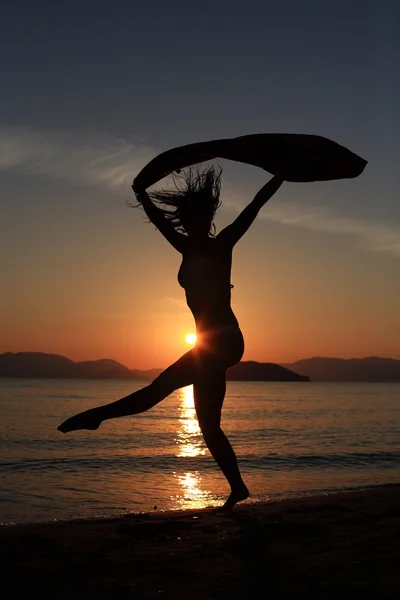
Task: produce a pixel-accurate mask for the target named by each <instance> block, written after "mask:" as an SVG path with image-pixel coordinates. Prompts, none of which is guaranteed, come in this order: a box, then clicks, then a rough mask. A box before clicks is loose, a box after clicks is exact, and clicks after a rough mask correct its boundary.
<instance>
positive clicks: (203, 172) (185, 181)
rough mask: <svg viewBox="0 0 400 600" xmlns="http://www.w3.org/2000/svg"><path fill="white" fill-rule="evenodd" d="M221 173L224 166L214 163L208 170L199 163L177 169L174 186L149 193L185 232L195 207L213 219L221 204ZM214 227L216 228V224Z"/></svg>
mask: <svg viewBox="0 0 400 600" xmlns="http://www.w3.org/2000/svg"><path fill="white" fill-rule="evenodd" d="M221 173H222V169H221V167H218V168H217V169H216V168H215V167H214V166H213V165H212V166H210V167H207V168H206V169H201V168H200V167H199V166H197V167H191V168H189V169H187V170H185V171H184V172H181V171H178V172H177V173H173V175H172V176H173V182H174V186H175V189H172V190H168V189H164V190H160V191H154V192H150V193H149V197H150V198H151V200H153V201H154V203H155V204H157V205H158V207H159V208H160V209H161V210H162V211H163V213H164V216H165V218H166V219H167V220H168V221H169V222H170V223H172V225H173V226H174V227H175V229H176V230H177V231H181V232H185V227H184V222H185V220H186V219H188V218H190V216H191V214H193V213H194V212H196V210H199V209H200V210H201V212H202V213H203V214H207V216H209V217H210V222H212V220H213V218H214V215H215V213H216V211H217V209H218V207H219V206H220V205H221V201H220V198H219V194H220V190H221ZM213 227H214V231H215V226H214V224H213Z"/></svg>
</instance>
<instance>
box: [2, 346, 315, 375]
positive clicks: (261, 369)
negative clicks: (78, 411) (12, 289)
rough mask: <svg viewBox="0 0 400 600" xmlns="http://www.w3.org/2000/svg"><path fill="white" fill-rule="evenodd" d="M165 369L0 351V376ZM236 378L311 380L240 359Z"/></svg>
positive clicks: (234, 369) (232, 370)
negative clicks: (76, 360)
mask: <svg viewBox="0 0 400 600" xmlns="http://www.w3.org/2000/svg"><path fill="white" fill-rule="evenodd" d="M161 371H162V369H149V370H147V371H138V370H135V369H128V367H125V366H124V365H121V363H119V362H116V361H115V360H110V359H101V360H91V361H84V362H74V361H73V360H70V359H69V358H66V357H65V356H60V355H58V354H44V353H42V352H16V353H14V352H6V353H5V354H0V377H24V378H28V377H32V378H43V379H52V378H65V379H136V380H145V381H151V380H152V379H154V378H155V377H156V376H157V375H158V374H159V373H161ZM227 378H228V379H230V380H234V381H309V378H308V377H307V376H306V375H303V374H301V375H300V374H298V373H294V372H293V371H291V370H290V369H288V368H286V367H283V366H280V365H276V364H273V363H258V362H254V361H249V362H241V363H239V364H237V365H235V366H234V367H232V368H230V369H229V370H228V372H227Z"/></svg>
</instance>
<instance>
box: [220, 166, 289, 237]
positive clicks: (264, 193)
mask: <svg viewBox="0 0 400 600" xmlns="http://www.w3.org/2000/svg"><path fill="white" fill-rule="evenodd" d="M284 181H285V180H284V179H283V178H282V177H280V176H278V175H275V177H273V178H272V179H270V180H269V181H268V183H266V184H265V185H264V187H262V188H261V190H260V191H259V192H257V194H256V195H255V197H254V199H253V200H252V201H251V202H250V204H249V205H248V206H246V208H245V209H244V210H243V211H242V212H241V213H240V215H239V216H238V217H237V218H236V219H235V220H234V221H233V223H231V224H230V225H228V226H227V227H225V229H223V230H222V231H221V232H220V233H219V234H218V236H217V237H218V239H219V240H220V241H222V243H224V244H228V245H230V246H234V245H235V244H236V242H238V241H239V240H240V238H241V237H242V236H243V235H244V234H245V233H246V231H247V230H248V228H249V227H250V225H251V224H252V223H253V221H254V219H255V218H256V216H257V215H258V213H259V212H260V209H261V208H262V207H263V206H264V204H266V202H268V200H269V199H270V198H271V197H272V196H273V195H274V194H275V192H276V191H277V190H278V189H279V188H280V186H281V185H282V183H283V182H284Z"/></svg>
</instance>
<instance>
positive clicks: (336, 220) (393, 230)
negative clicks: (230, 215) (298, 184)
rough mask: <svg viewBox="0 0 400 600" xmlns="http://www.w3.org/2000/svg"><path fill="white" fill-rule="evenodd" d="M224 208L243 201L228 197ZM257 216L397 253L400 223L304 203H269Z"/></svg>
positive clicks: (237, 208) (235, 206)
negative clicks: (351, 214)
mask: <svg viewBox="0 0 400 600" xmlns="http://www.w3.org/2000/svg"><path fill="white" fill-rule="evenodd" d="M227 207H229V209H230V210H232V211H233V212H235V213H238V212H239V211H240V210H242V209H243V202H239V201H238V199H236V198H234V197H233V198H229V202H228V203H227ZM260 218H262V219H265V220H267V221H273V222H275V223H280V224H281V225H287V226H290V227H301V228H303V229H308V230H311V231H322V232H326V233H331V234H336V235H347V236H352V237H353V238H355V239H356V240H357V241H358V243H359V244H360V245H361V246H362V247H364V248H366V249H368V250H373V251H379V252H388V253H390V254H392V255H395V256H400V226H398V225H392V224H388V223H383V222H376V221H371V220H367V219H359V218H356V217H351V216H346V215H341V214H339V213H337V212H335V211H334V210H332V209H330V208H328V207H326V206H315V205H312V204H310V203H305V202H301V203H299V202H296V203H295V202H291V201H290V200H283V201H282V202H277V203H271V204H269V205H268V206H267V207H265V209H264V210H263V211H261V213H260Z"/></svg>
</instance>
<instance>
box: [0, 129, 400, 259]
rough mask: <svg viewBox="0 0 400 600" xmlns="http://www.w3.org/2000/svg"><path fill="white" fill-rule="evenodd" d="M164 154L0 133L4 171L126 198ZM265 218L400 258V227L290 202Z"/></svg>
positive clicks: (230, 200)
mask: <svg viewBox="0 0 400 600" xmlns="http://www.w3.org/2000/svg"><path fill="white" fill-rule="evenodd" d="M158 152H159V150H157V149H155V148H152V147H150V146H149V145H147V144H145V143H144V142H141V141H137V142H134V143H128V142H126V141H125V140H122V139H115V138H113V137H111V136H109V135H106V134H104V135H99V134H87V135H85V136H83V135H82V134H74V133H63V132H60V133H45V134H44V133H40V132H37V131H35V130H30V129H22V128H7V127H5V128H1V127H0V170H8V171H16V172H17V171H19V172H23V173H30V174H32V175H35V174H37V175H46V176H49V177H53V178H58V179H64V180H67V181H70V182H71V183H74V184H81V185H98V186H106V187H107V188H109V189H110V188H111V189H113V190H114V191H115V192H122V193H125V192H126V190H127V189H129V187H130V185H131V182H132V180H133V177H134V176H135V174H136V173H138V172H139V171H140V169H141V168H142V167H143V166H144V165H145V164H146V163H147V162H148V161H149V160H151V159H152V158H153V157H154V156H155V155H156V154H157V153H158ZM224 197H226V202H225V201H224V206H225V207H226V208H228V209H229V210H231V211H233V212H235V213H239V212H240V211H241V210H242V209H243V202H242V200H241V199H239V198H237V197H235V194H234V193H230V191H229V189H228V188H227V187H226V188H225V194H224ZM260 216H261V218H263V219H267V220H269V221H274V222H276V223H280V224H282V225H287V226H290V227H301V228H304V229H308V230H312V231H324V232H327V233H331V234H337V235H347V236H352V237H354V238H355V239H357V240H358V242H359V243H361V245H362V246H363V247H365V248H368V249H369V250H375V251H381V252H388V253H390V254H392V255H396V256H400V227H399V226H396V225H392V224H387V223H379V222H375V221H368V220H366V219H358V218H355V217H350V216H345V215H340V214H339V213H337V212H335V211H333V210H331V209H330V208H327V207H321V206H318V207H317V206H313V205H310V204H305V203H304V202H302V203H301V204H299V203H294V202H290V201H289V200H283V201H282V202H279V203H276V204H274V203H273V204H271V205H268V207H266V209H265V210H264V211H263V212H262V213H261V215H260Z"/></svg>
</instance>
